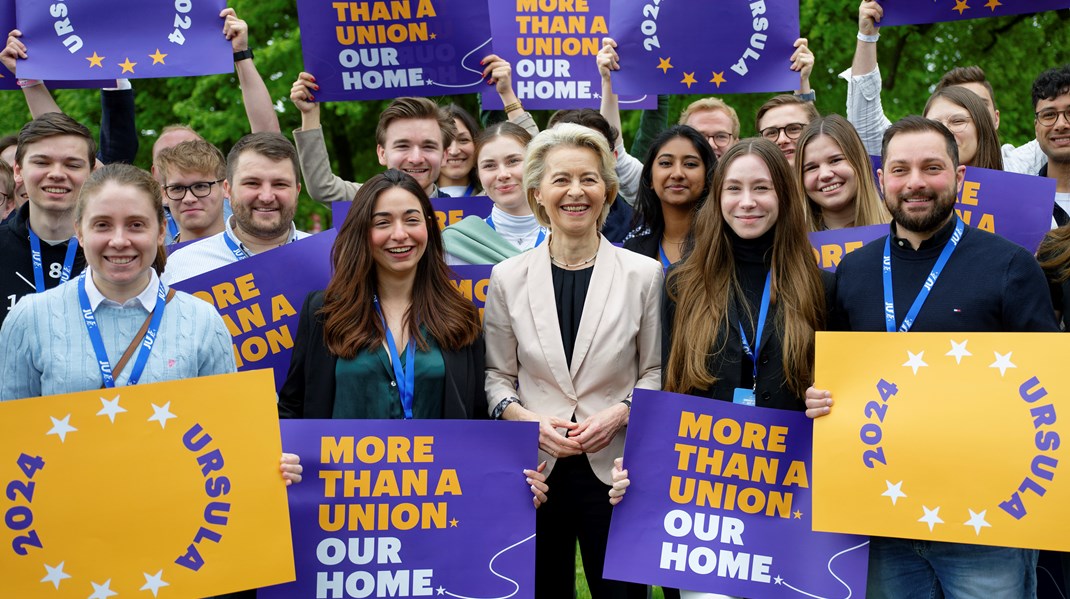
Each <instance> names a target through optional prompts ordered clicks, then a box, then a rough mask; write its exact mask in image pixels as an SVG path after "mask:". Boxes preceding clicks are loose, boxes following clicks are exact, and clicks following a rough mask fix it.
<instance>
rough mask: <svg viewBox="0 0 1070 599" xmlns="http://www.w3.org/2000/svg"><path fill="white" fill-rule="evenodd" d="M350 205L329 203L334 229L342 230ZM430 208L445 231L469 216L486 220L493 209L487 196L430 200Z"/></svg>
mask: <svg viewBox="0 0 1070 599" xmlns="http://www.w3.org/2000/svg"><path fill="white" fill-rule="evenodd" d="M352 205H353V202H331V223H332V224H333V226H334V228H335V229H341V228H342V223H344V222H345V220H346V215H347V214H349V207H350V206H352ZM431 206H432V207H433V208H434V209H435V219H436V220H437V221H438V228H439V229H445V228H446V227H448V226H450V225H452V224H456V223H459V222H461V221H462V220H464V219H465V218H466V217H469V216H478V217H479V218H487V217H488V216H490V211H491V209H492V208H493V207H494V202H493V201H492V200H491V199H490V198H488V197H487V196H471V197H467V198H431Z"/></svg>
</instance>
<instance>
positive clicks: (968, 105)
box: [922, 85, 1003, 171]
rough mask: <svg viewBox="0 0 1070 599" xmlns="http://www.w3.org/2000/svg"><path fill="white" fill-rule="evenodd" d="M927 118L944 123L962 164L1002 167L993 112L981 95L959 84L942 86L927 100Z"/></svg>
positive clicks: (925, 114)
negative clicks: (953, 138)
mask: <svg viewBox="0 0 1070 599" xmlns="http://www.w3.org/2000/svg"><path fill="white" fill-rule="evenodd" d="M922 114H923V115H924V116H925V118H927V119H932V120H934V121H939V122H941V123H943V124H944V126H945V127H947V128H948V130H950V131H951V134H952V135H954V136H955V141H956V142H958V145H959V164H965V165H966V166H976V167H979V168H989V169H993V170H997V171H1001V170H1003V153H1002V151H1001V150H1000V145H999V134H998V133H997V132H996V124H995V121H994V120H993V119H992V113H991V112H989V110H988V107H987V106H985V103H984V100H982V99H981V96H978V95H977V94H975V93H973V92H972V91H970V90H968V89H966V88H965V87H962V86H960V85H952V86H950V87H945V88H943V89H939V90H937V91H935V92H934V93H933V95H932V96H929V101H928V102H926V103H925V111H924V112H923V113H922Z"/></svg>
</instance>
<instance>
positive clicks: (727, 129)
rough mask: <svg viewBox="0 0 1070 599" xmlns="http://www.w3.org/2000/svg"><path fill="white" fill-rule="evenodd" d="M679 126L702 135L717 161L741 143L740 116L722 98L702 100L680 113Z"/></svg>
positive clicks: (691, 104)
mask: <svg viewBox="0 0 1070 599" xmlns="http://www.w3.org/2000/svg"><path fill="white" fill-rule="evenodd" d="M679 124H681V125H687V126H688V127H691V128H692V129H694V130H695V131H698V132H699V133H701V134H702V135H703V136H704V137H705V138H706V141H708V142H710V147H711V148H713V154H714V155H715V156H717V159H718V160H720V159H721V155H723V154H724V153H725V151H727V150H728V148H731V147H732V146H733V145H735V143H736V142H737V141H739V116H738V115H737V114H736V109H735V108H732V107H731V106H729V105H728V104H726V103H725V101H724V100H722V99H720V98H700V99H698V100H695V101H694V102H692V103H690V104H688V105H687V108H685V109H684V111H683V112H681V113H680V121H679Z"/></svg>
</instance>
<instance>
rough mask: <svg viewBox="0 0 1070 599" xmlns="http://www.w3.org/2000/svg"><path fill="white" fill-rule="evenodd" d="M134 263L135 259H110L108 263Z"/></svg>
mask: <svg viewBox="0 0 1070 599" xmlns="http://www.w3.org/2000/svg"><path fill="white" fill-rule="evenodd" d="M133 261H134V259H133V258H132V257H126V258H108V262H111V263H112V264H130V263H131V262H133Z"/></svg>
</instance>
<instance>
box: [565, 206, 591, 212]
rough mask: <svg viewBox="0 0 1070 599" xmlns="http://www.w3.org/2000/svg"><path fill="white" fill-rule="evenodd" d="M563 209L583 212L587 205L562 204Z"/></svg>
mask: <svg viewBox="0 0 1070 599" xmlns="http://www.w3.org/2000/svg"><path fill="white" fill-rule="evenodd" d="M561 209H562V210H564V211H565V212H583V211H584V210H586V209H587V206H562V207H561Z"/></svg>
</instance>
